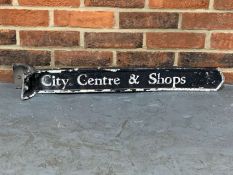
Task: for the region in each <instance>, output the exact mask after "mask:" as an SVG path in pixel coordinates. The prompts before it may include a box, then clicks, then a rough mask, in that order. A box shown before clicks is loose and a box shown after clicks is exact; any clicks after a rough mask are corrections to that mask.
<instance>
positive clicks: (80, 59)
mask: <svg viewBox="0 0 233 175" xmlns="http://www.w3.org/2000/svg"><path fill="white" fill-rule="evenodd" d="M54 57H55V64H56V66H78V67H109V66H111V65H112V60H113V54H112V52H107V51H106V52H105V51H103V52H98V51H55V55H54Z"/></svg>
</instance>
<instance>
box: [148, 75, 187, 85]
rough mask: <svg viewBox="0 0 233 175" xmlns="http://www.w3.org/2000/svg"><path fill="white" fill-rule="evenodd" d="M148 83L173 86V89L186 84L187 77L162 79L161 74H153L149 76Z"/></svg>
mask: <svg viewBox="0 0 233 175" xmlns="http://www.w3.org/2000/svg"><path fill="white" fill-rule="evenodd" d="M148 83H149V84H150V85H155V84H158V85H159V84H167V85H169V84H172V87H173V88H176V85H178V84H181V85H184V84H185V83H186V77H161V74H160V73H159V74H157V73H152V74H150V75H149V81H148Z"/></svg>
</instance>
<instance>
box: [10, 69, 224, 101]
mask: <svg viewBox="0 0 233 175" xmlns="http://www.w3.org/2000/svg"><path fill="white" fill-rule="evenodd" d="M14 67H15V68H14V69H15V70H17V65H15V66H14ZM21 67H22V66H21ZM25 67H26V66H25ZM23 72H24V75H23V77H24V78H23V86H22V99H24V100H26V99H29V98H31V97H33V96H34V95H35V94H37V93H93V92H151V91H217V90H219V89H220V87H221V86H222V85H223V82H224V77H223V75H222V73H221V72H220V71H219V70H218V69H212V68H201V69H193V68H192V69H186V68H171V69H165V68H157V69H152V68H129V69H57V70H34V69H33V68H30V69H29V70H28V71H23ZM15 76H16V77H18V76H17V75H15Z"/></svg>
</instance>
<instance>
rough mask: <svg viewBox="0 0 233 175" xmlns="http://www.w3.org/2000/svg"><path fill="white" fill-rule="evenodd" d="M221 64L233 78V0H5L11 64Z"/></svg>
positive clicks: (6, 68)
mask: <svg viewBox="0 0 233 175" xmlns="http://www.w3.org/2000/svg"><path fill="white" fill-rule="evenodd" d="M13 63H26V64H31V65H33V66H43V67H70V66H78V67H99V66H101V67H116V66H119V67H132V66H135V67H172V66H180V67H220V68H221V70H222V71H223V72H224V74H225V76H226V82H227V83H231V84H233V0H0V81H4V82H9V81H12V78H11V77H12V71H11V65H12V64H13Z"/></svg>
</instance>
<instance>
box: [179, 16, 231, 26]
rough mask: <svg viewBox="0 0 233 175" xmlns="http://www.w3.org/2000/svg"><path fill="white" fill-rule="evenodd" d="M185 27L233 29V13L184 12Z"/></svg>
mask: <svg viewBox="0 0 233 175" xmlns="http://www.w3.org/2000/svg"><path fill="white" fill-rule="evenodd" d="M182 16H183V17H182V28H183V29H207V30H213V29H217V30H218V29H219V30H221V29H233V20H232V19H233V13H184V14H183V15H182Z"/></svg>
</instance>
